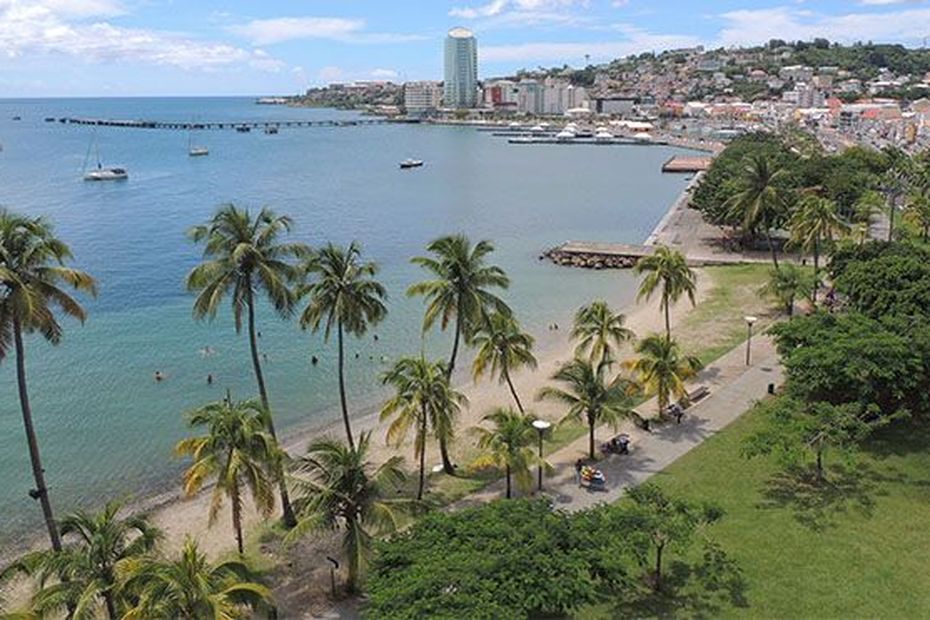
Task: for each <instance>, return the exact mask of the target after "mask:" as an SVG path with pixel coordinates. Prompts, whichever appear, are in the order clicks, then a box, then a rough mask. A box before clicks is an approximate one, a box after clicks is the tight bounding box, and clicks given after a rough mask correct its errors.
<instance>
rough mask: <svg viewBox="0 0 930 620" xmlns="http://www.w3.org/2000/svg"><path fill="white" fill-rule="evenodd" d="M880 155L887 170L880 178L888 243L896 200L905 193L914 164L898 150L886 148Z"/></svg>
mask: <svg viewBox="0 0 930 620" xmlns="http://www.w3.org/2000/svg"><path fill="white" fill-rule="evenodd" d="M882 153H883V154H884V155H885V159H886V161H887V163H888V168H887V169H886V170H885V173H884V174H883V175H882V178H881V189H882V193H884V194H885V199H886V200H887V202H888V241H892V240H893V239H894V216H895V212H896V211H897V209H898V199H899V198H900V197H901V196H903V195H905V194H906V193H907V190H908V188H909V187H910V186H911V180H912V178H913V175H914V162H913V160H911V158H910V157H909V156H908V155H907V153H905V152H904V151H902V150H901V149H899V148H896V147H887V148H885V149H883V151H882Z"/></svg>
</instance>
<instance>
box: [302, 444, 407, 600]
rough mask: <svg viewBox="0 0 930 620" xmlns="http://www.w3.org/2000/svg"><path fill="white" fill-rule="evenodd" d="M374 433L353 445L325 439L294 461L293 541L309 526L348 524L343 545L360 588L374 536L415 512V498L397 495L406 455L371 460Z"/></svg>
mask: <svg viewBox="0 0 930 620" xmlns="http://www.w3.org/2000/svg"><path fill="white" fill-rule="evenodd" d="M370 439H371V434H370V433H363V434H362V435H360V436H359V438H358V445H357V446H356V447H352V446H349V445H346V444H343V443H342V442H339V441H334V440H331V439H320V440H317V441H315V442H313V443H312V444H310V446H309V447H308V448H307V454H306V455H305V456H302V457H300V458H299V459H298V460H297V462H296V463H295V470H296V471H297V472H298V473H299V474H301V476H300V477H298V478H297V479H296V480H295V482H294V490H295V493H296V499H295V501H294V505H295V506H296V508H297V513H298V514H299V515H300V520H299V522H298V524H297V527H296V528H294V529H293V530H292V531H291V532H289V533H288V539H289V540H294V539H295V538H297V537H298V536H301V535H303V534H305V533H307V532H309V531H315V530H332V529H335V528H344V529H345V536H344V537H343V539H342V547H343V549H344V551H345V554H346V558H347V559H348V565H349V576H348V584H347V585H348V590H349V591H350V592H354V591H356V589H357V587H358V582H359V579H360V578H361V577H362V576H363V575H364V572H365V568H366V567H367V565H368V560H369V558H370V557H371V551H372V536H374V535H378V534H385V533H388V532H392V531H394V530H396V529H397V527H398V526H399V525H400V524H401V523H402V522H403V519H404V518H405V517H406V516H407V515H408V514H409V513H410V510H411V509H412V507H413V505H412V503H411V502H410V500H406V499H403V498H398V497H392V495H395V494H396V493H397V489H398V488H399V487H400V485H401V484H402V483H403V482H404V481H405V479H406V475H405V474H404V471H403V469H402V467H401V465H402V463H403V459H402V458H401V457H399V456H394V457H391V458H390V459H388V460H387V461H385V462H384V463H383V464H381V465H379V466H375V465H373V464H372V463H371V461H369V460H368V450H369V446H370Z"/></svg>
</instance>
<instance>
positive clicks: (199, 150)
mask: <svg viewBox="0 0 930 620" xmlns="http://www.w3.org/2000/svg"><path fill="white" fill-rule="evenodd" d="M187 154H188V155H189V156H191V157H203V156H205V155H209V154H210V149H208V148H207V147H205V146H195V145H194V130H193V129H192V130H191V132H190V134H189V135H188V137H187Z"/></svg>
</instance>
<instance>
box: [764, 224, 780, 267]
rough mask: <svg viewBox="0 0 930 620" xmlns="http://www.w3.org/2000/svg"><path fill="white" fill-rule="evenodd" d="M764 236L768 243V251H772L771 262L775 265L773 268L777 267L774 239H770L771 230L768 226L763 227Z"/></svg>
mask: <svg viewBox="0 0 930 620" xmlns="http://www.w3.org/2000/svg"><path fill="white" fill-rule="evenodd" d="M765 238H766V240H768V243H769V251H770V252H771V253H772V263H773V264H774V265H775V269H778V252H777V251H776V250H775V241H774V240H772V231H771V230H769V229H768V228H766V229H765Z"/></svg>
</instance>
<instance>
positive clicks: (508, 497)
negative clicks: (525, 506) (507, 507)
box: [504, 465, 512, 499]
mask: <svg viewBox="0 0 930 620" xmlns="http://www.w3.org/2000/svg"><path fill="white" fill-rule="evenodd" d="M504 471H505V473H506V474H507V499H510V498H511V497H512V493H511V489H510V465H507V466H506V468H505V470H504Z"/></svg>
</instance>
